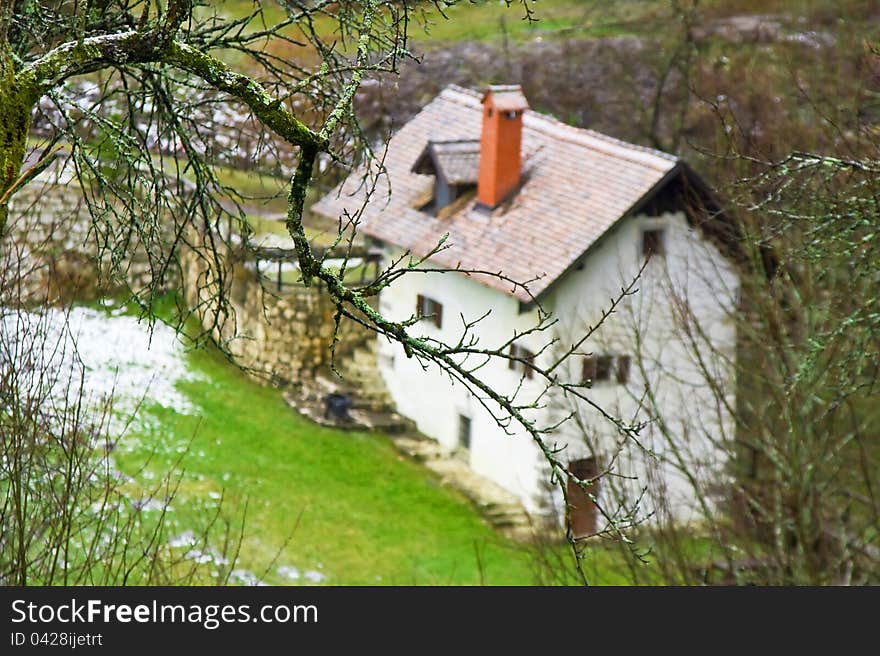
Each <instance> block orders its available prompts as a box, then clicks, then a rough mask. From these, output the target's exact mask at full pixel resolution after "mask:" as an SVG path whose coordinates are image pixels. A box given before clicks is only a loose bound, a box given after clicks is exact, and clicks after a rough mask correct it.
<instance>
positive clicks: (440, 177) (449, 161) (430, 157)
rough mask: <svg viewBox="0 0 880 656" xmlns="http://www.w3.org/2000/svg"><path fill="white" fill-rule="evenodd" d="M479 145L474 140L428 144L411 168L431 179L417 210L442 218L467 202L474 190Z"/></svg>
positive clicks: (478, 159)
mask: <svg viewBox="0 0 880 656" xmlns="http://www.w3.org/2000/svg"><path fill="white" fill-rule="evenodd" d="M479 163H480V142H479V141H476V140H474V139H459V140H454V141H429V142H428V145H427V146H425V149H424V150H423V151H422V154H421V155H419V158H418V159H417V160H416V163H415V164H414V165H413V168H412V171H413V173H421V174H422V175H433V176H434V186H433V189H432V190H431V194H430V196H429V197H427V198H423V199H420V202H419V203H418V206H419V209H420V210H421V211H423V212H425V213H426V214H430V215H432V216H439V217H442V216H444V215H448V214H449V213H450V212H453V211H455V210H456V209H457V208H459V207H460V206H461V204H462V203H465V202H467V199H468V198H470V197H471V196H472V195H473V193H474V192H475V191H476V188H477V172H478V170H479Z"/></svg>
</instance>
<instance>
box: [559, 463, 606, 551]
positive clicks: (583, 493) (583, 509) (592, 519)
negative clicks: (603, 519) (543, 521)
mask: <svg viewBox="0 0 880 656" xmlns="http://www.w3.org/2000/svg"><path fill="white" fill-rule="evenodd" d="M568 471H570V472H571V473H572V475H574V476H576V477H577V478H579V479H581V480H582V481H583V480H590V479H592V478H596V476H598V475H599V466H598V464H597V462H596V459H595V458H583V459H581V460H573V461H571V462H570V463H569V464H568ZM587 490H589V494H592V495H593V496H594V497H598V496H599V481H593V484H592V485H590V486H588V487H587V488H586V489H584V488H582V487H581V486H580V485H578V484H577V483H575V482H574V481H573V480H571V479H569V480H568V485H567V486H566V493H567V495H568V527H569V530H570V531H571V535H572V537H574V538H585V537H587V536H590V535H593V534H595V533H596V531H597V526H598V519H599V512H598V509H597V508H596V504H595V503H593V501H592V500H591V499H590V497H589V494H588V492H587Z"/></svg>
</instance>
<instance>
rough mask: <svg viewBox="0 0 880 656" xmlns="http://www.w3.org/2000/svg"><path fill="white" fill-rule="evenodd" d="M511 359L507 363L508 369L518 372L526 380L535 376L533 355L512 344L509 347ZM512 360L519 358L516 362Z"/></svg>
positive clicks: (527, 350)
mask: <svg viewBox="0 0 880 656" xmlns="http://www.w3.org/2000/svg"><path fill="white" fill-rule="evenodd" d="M510 357H511V359H510V360H508V361H507V367H508V369H511V370H513V371H519V372H521V373H522V374H523V376H525V377H526V378H532V377H534V375H535V369H534V366H535V354H534V353H532V352H531V351H530V350H529V349H527V348H523V347H522V346H518V345H516V344H514V345H513V346H511V347H510ZM514 358H519V359H518V360H516V359H514Z"/></svg>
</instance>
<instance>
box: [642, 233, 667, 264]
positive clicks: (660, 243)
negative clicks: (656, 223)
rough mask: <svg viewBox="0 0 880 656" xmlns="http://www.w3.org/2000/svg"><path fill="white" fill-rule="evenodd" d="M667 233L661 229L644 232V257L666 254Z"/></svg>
mask: <svg viewBox="0 0 880 656" xmlns="http://www.w3.org/2000/svg"><path fill="white" fill-rule="evenodd" d="M665 238H666V235H665V231H663V230H661V229H659V228H653V229H651V230H643V231H642V257H653V256H654V255H659V256H661V257H662V256H663V255H665V254H666V245H665V243H664V241H665Z"/></svg>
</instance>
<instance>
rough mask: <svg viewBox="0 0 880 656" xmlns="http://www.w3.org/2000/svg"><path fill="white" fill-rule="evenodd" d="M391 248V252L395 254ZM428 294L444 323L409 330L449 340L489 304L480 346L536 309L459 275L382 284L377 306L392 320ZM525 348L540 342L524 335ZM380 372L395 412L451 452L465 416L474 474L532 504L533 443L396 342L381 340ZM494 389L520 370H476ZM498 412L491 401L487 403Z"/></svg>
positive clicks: (523, 324)
mask: <svg viewBox="0 0 880 656" xmlns="http://www.w3.org/2000/svg"><path fill="white" fill-rule="evenodd" d="M396 254H397V253H395V252H391V253H390V255H391V256H392V257H393V256H395V255H396ZM419 294H422V295H424V296H428V297H430V298H432V299H434V300H436V301H437V302H439V303H442V305H443V323H442V326H441V328H440V329H437V328H436V327H435V326H434V325H432V324H431V323H430V322H428V321H422V322H420V323H419V324H417V326H416V327H415V328H414V329H413V331H412V332H413V334H416V335H418V334H421V335H424V336H429V337H435V338H437V339H440V340H443V341H444V342H446V343H455V342H457V341H458V339H459V338H460V336H461V333H462V331H463V323H462V318H461V317H462V316H464V318H465V319H466V320H468V321H472V320H474V319H476V318H478V317H480V316H482V315H483V314H485V313H486V311H487V310H489V309H491V310H492V312H491V314H490V315H489V316H488V317H487V318H486V319H485V320H483V321H482V322H480V324H479V325H478V328H477V331H478V333H479V337H480V343H481V345H483V346H485V347H493V348H494V347H497V346H498V345H499V344H502V343H504V342H505V341H507V340H508V339H510V337H511V336H512V335H513V333H514V331H515V330H519V331H521V330H525V329H526V328H528V327H530V326H532V325H534V324H535V322H536V320H537V313H536V312H534V311H532V312H527V313H524V314H520V313H519V302H518V301H517V300H516V299H514V298H513V297H511V296H507V295H505V294H502V293H499V292H497V291H495V290H493V289H490V288H488V287H486V286H484V285H481V284H479V283H477V282H475V281H473V280H471V279H469V278H467V277H465V276H463V275H461V274H454V273H449V274H417V273H413V274H408V275H406V276H403V277H402V278H401V279H400V280H397V281H395V283H394V284H393V285H392V286H391V287H390V288H388V289H386V290H383V292H382V294H381V296H380V299H379V308H380V310H381V311H382V312H383V313H384V314H386V316H389V317H391V318H394V319H396V320H401V319H406V318H409V317H410V316H412V315H413V314H414V313H415V309H416V298H417V295H419ZM520 343H521V344H522V345H523V346H525V347H526V348H529V347H531V349H532V350H534V351H537V350H539V348H540V345H541V342H540V340H534V339H533V340H530V339H528V338H523V339H522V341H521V342H520ZM379 366H380V371H381V373H382V375H383V377H384V379H385V382H386V384H387V386H388V390H389V392H390V393H391V396H392V398H393V399H394V402H395V403H396V405H397V408H398V411H399V412H400V413H401V414H403V415H405V416H407V417H409V418H411V419H413V420H414V421H415V422H416V423H417V424H418V427H419V430H420V431H422V432H423V433H425V434H426V435H428V436H430V437H433V438H434V439H436V440H438V441H439V442H440V444H442V445H443V446H444V447H446V448H447V449H449V450H450V451H454V450H456V449H457V446H458V429H459V415H465V416H467V417H469V418H470V419H471V448H470V451H469V453H461V456H462V457H464V458H466V459H467V460H468V462H469V463H470V465H471V467H473V469H474V470H475V471H477V472H478V473H480V474H482V475H484V476H486V477H488V478H490V479H491V480H493V481H495V482H497V483H499V484H500V485H502V486H503V487H505V488H507V489H508V490H510V491H511V492H513V493H515V494H517V495H518V496H519V497H520V498H521V499H523V501H524V502H525V503H526V505H527V506H528V507H529V508H530V509H533V510H534V509H536V508H537V506H536V503H537V500H538V498H539V496H540V480H541V477H542V476H545V475H544V473H543V471H542V469H541V466H542V460H541V459H540V453H539V450H538V449H537V446H536V445H535V444H534V443H533V442H532V441H531V440H530V438H529V437H528V435H527V434H525V433H524V432H523V431H522V430H521V429H519V430H517V428H518V427H516V426H511V430H512V431H514V432H515V433H516V435H515V436H509V435H506V434H505V432H504V431H503V430H502V429H501V428H499V427H498V425H497V423H496V422H495V420H494V419H493V418H492V416H491V414H490V413H489V411H488V410H487V409H486V408H484V407H483V406H482V405H481V404H480V402H479V400H477V399H476V398H474V397H473V395H471V394H470V393H469V392H468V391H467V390H466V389H465V387H464V385H462V384H461V383H453V382H451V381H450V378H449V376H448V375H446V374H445V373H444V372H442V371H440V370H439V368H438V367H436V366H434V365H432V366H430V367H428V369H427V370H424V369H423V368H422V364H421V363H420V362H419V361H418V360H417V359H416V358H407V357H406V355H405V354H404V352H403V349H402V348H401V347H400V346H399V345H398V344H396V343H394V344H390V343H389V342H388V341H387V340H382V339H381V338H380V342H379ZM480 377H481V379H482V380H483V381H485V382H486V383H487V384H488V385H489V386H490V387H492V389H495V390H498V391H501V392H502V393H508V394H509V393H512V392H513V391H514V389H515V388H516V385H517V384H518V382H519V379H520V374H518V373H516V372H514V371H511V370H510V369H509V368H508V367H507V365H506V363H504V362H493V363H491V364H490V365H489V366H487V367H485V368H484V369H482V370H481V372H480ZM540 389H541V388H540V386H539V385H537V384H536V383H535V384H532V385H529V384H527V385H526V386H525V387H524V388H523V389H522V390H521V394H522V395H523V396H522V398H527V397H528V395H529V394H530V393H531V394H537V393H539V392H540ZM493 410H497V406H495V407H493Z"/></svg>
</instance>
